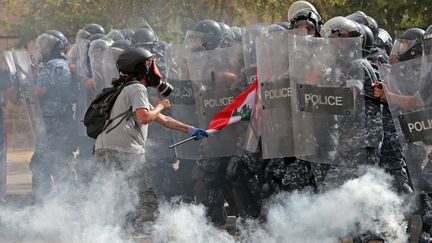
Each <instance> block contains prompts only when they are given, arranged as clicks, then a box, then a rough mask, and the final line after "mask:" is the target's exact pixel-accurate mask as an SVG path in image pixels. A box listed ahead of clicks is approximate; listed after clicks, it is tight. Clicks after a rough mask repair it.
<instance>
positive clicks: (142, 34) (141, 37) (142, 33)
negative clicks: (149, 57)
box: [132, 28, 157, 46]
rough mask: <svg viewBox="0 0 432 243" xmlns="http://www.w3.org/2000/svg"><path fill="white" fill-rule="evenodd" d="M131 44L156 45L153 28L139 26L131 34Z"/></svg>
mask: <svg viewBox="0 0 432 243" xmlns="http://www.w3.org/2000/svg"><path fill="white" fill-rule="evenodd" d="M132 44H133V45H134V46H142V45H156V44H157V38H156V35H155V34H154V32H153V30H151V29H149V28H140V29H137V30H136V31H135V33H134V34H133V36H132Z"/></svg>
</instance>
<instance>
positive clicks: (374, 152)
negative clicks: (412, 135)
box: [323, 59, 384, 187]
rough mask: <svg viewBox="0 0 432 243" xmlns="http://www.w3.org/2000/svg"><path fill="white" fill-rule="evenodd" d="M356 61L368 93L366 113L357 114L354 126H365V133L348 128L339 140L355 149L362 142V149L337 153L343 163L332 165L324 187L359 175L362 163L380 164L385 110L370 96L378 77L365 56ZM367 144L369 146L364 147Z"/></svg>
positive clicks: (357, 129)
mask: <svg viewBox="0 0 432 243" xmlns="http://www.w3.org/2000/svg"><path fill="white" fill-rule="evenodd" d="M356 62H357V63H356V64H357V65H359V66H360V67H361V68H362V70H363V71H364V83H363V87H364V88H363V92H364V94H365V98H364V106H365V112H364V114H358V116H359V117H358V118H357V122H356V123H355V124H353V126H358V128H354V130H355V131H362V129H361V128H363V127H365V131H364V132H362V134H352V132H350V131H349V130H345V131H341V135H342V137H341V138H339V139H341V141H343V142H342V143H347V144H349V145H350V146H353V147H354V148H355V144H359V145H360V146H359V147H360V148H358V149H352V150H350V151H345V152H341V153H339V154H338V158H340V161H342V164H340V165H337V166H335V165H332V166H330V167H329V171H328V173H327V175H326V178H325V179H324V183H323V184H324V186H325V187H328V186H329V185H331V184H340V183H343V182H344V181H346V180H348V179H351V178H354V177H356V176H359V172H360V171H359V170H358V166H359V165H362V164H363V165H378V164H379V148H380V146H381V144H382V140H383V136H384V132H383V119H382V109H381V104H380V103H379V102H377V101H376V100H374V99H372V98H369V97H373V96H372V94H373V89H372V84H373V83H375V82H377V81H378V78H377V77H376V75H375V72H374V70H373V68H372V66H371V65H370V63H369V62H368V61H367V60H366V59H359V60H357V61H356ZM359 99H361V97H359ZM362 121H365V122H366V124H365V125H364V124H361V122H362ZM347 129H352V128H347ZM364 143H365V145H366V147H363V148H361V147H362V146H363V145H364Z"/></svg>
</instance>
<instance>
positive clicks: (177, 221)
mask: <svg viewBox="0 0 432 243" xmlns="http://www.w3.org/2000/svg"><path fill="white" fill-rule="evenodd" d="M391 182H392V180H391V177H390V176H389V175H387V174H385V173H384V172H383V171H382V170H379V169H369V170H368V171H367V173H365V174H364V175H363V176H361V177H359V178H357V179H353V180H350V181H347V182H346V183H345V184H344V185H342V186H341V187H339V188H335V189H332V190H329V191H327V192H325V193H321V194H314V193H308V192H305V193H299V192H292V193H286V192H284V193H280V194H278V195H276V196H274V197H273V198H272V199H271V200H270V202H268V204H267V205H266V212H267V219H266V222H265V223H262V224H259V223H258V222H257V221H255V220H251V219H248V220H245V221H244V222H243V223H242V224H239V225H238V226H239V228H240V229H241V232H240V241H241V242H258V243H260V242H263V243H264V242H265V243H268V242H270V243H272V242H275V243H276V242H311V243H313V242H317V243H318V242H319V243H327V242H328V243H330V242H331V243H333V242H339V240H340V239H347V238H350V237H352V236H356V235H358V234H361V233H366V232H374V233H376V234H381V233H382V234H384V235H385V236H386V237H387V240H388V241H389V242H394V243H398V242H407V239H408V238H407V237H408V236H407V234H406V226H407V223H406V221H405V219H404V215H406V214H407V213H409V212H410V210H411V209H412V207H410V204H409V203H407V201H406V200H404V198H402V197H400V196H398V195H397V194H396V193H395V192H393V191H392V190H391V189H390V188H391ZM153 238H154V239H155V242H234V241H235V239H234V238H232V237H230V236H229V235H227V233H226V232H224V231H221V230H219V229H217V228H214V227H212V226H211V225H210V224H209V223H208V221H207V220H206V218H205V213H204V208H202V207H201V206H196V205H185V204H180V205H177V206H172V205H171V206H170V205H164V206H162V207H161V214H160V216H159V218H158V220H157V222H156V226H155V232H154V233H153Z"/></svg>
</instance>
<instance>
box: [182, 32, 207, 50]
mask: <svg viewBox="0 0 432 243" xmlns="http://www.w3.org/2000/svg"><path fill="white" fill-rule="evenodd" d="M204 35H205V34H204V33H202V32H198V31H193V30H189V31H188V32H186V37H185V45H186V46H187V47H189V48H196V47H201V46H202V44H203V39H204Z"/></svg>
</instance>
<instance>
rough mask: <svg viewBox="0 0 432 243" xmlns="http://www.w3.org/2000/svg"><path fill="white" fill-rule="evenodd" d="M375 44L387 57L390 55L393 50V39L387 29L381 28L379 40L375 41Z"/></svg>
mask: <svg viewBox="0 0 432 243" xmlns="http://www.w3.org/2000/svg"><path fill="white" fill-rule="evenodd" d="M375 44H376V46H377V47H379V48H381V49H383V50H385V51H386V53H387V55H390V52H391V50H392V48H393V39H392V37H391V36H390V34H389V33H388V32H387V31H386V30H385V29H381V28H380V29H379V33H378V38H377V39H375Z"/></svg>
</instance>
